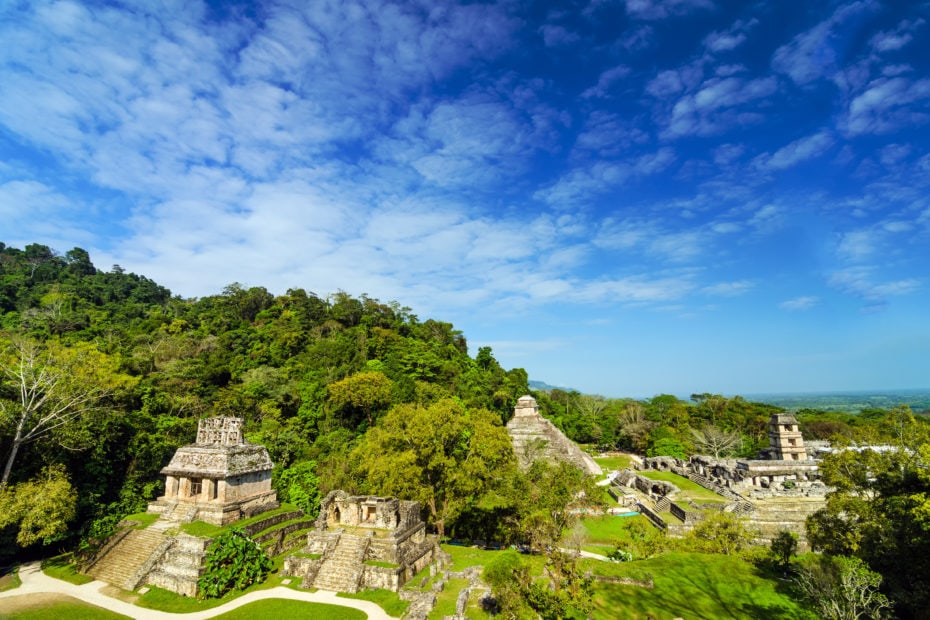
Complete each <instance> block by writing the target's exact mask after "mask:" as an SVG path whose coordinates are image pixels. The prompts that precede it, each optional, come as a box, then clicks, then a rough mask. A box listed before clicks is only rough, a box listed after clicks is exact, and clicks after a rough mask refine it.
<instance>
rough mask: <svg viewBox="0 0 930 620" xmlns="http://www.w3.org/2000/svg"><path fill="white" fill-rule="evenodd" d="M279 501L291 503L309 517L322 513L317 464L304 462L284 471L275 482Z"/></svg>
mask: <svg viewBox="0 0 930 620" xmlns="http://www.w3.org/2000/svg"><path fill="white" fill-rule="evenodd" d="M274 486H275V490H276V491H277V493H278V499H279V500H281V501H282V502H289V503H291V504H294V505H295V506H297V507H298V508H300V509H301V510H303V511H304V513H306V514H307V516H309V517H315V516H316V515H317V514H318V513H319V512H320V499H321V496H320V479H319V478H317V477H316V463H314V462H313V461H304V462H303V463H298V464H297V465H294V466H293V467H288V468H287V469H285V470H283V471H282V472H281V473H280V474H278V476H276V480H275V485H274Z"/></svg>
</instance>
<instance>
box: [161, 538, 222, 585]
mask: <svg viewBox="0 0 930 620" xmlns="http://www.w3.org/2000/svg"><path fill="white" fill-rule="evenodd" d="M172 541H173V543H174V544H173V545H172V546H171V548H170V549H168V551H167V553H164V554H163V555H162V556H161V557H160V558H159V561H158V562H157V563H155V564H154V565H153V566H152V569H151V571H149V573H148V575H147V577H146V583H148V584H149V585H153V586H158V587H160V588H164V589H166V590H170V591H172V592H177V593H178V594H182V595H184V596H191V597H193V596H197V579H199V578H200V575H202V574H203V571H204V559H205V558H206V555H207V547H208V546H209V545H210V543H211V542H212V540H211V539H209V538H200V537H198V536H190V535H188V534H177V535H175V536H174V537H173V538H172Z"/></svg>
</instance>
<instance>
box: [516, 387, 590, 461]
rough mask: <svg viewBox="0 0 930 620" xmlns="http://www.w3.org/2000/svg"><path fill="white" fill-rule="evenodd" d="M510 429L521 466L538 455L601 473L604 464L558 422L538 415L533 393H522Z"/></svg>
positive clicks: (537, 457) (538, 457) (538, 456)
mask: <svg viewBox="0 0 930 620" xmlns="http://www.w3.org/2000/svg"><path fill="white" fill-rule="evenodd" d="M507 432H508V433H510V440H511V441H512V442H513V450H514V452H515V453H516V455H517V459H518V460H519V461H520V466H521V467H529V466H530V464H531V463H532V462H533V461H534V460H536V459H540V458H542V459H545V460H548V461H564V462H566V463H571V464H572V465H574V466H575V467H578V468H579V469H582V470H584V471H585V472H587V473H589V474H591V475H595V476H599V475H601V473H602V472H601V467H600V466H599V465H598V464H597V463H595V462H594V459H592V458H591V457H590V456H588V455H587V454H585V453H584V451H582V450H581V448H579V447H578V446H577V445H576V444H575V443H574V442H573V441H572V440H571V439H569V438H568V437H566V436H565V435H564V434H563V433H562V431H560V430H559V429H558V428H556V426H555V424H553V423H552V422H550V421H549V420H547V419H546V418H544V417H542V416H541V415H539V406H538V405H537V404H536V399H535V398H533V397H532V396H521V397H520V398H519V399H518V400H517V406H516V407H515V408H514V412H513V418H511V420H510V422H508V423H507Z"/></svg>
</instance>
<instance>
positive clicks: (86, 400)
mask: <svg viewBox="0 0 930 620" xmlns="http://www.w3.org/2000/svg"><path fill="white" fill-rule="evenodd" d="M0 381H2V384H0V389H2V390H3V391H2V392H0V429H2V430H3V431H12V437H11V440H10V450H9V453H8V454H7V458H6V464H5V465H4V468H3V475H2V477H0V487H2V486H4V485H6V484H7V482H8V481H9V479H10V473H11V472H12V470H13V465H14V463H15V462H16V456H17V454H18V453H19V450H20V448H21V447H22V446H23V445H24V444H27V443H30V442H34V441H36V440H38V439H42V438H44V437H48V436H50V435H55V436H56V437H57V438H58V439H59V443H60V444H62V445H65V446H68V445H69V444H68V439H69V437H70V438H72V439H73V437H74V436H73V435H70V436H69V435H68V434H67V433H66V431H68V430H69V426H70V425H71V424H72V423H73V422H75V421H77V420H79V419H80V418H81V417H82V416H86V415H88V414H90V413H92V412H95V411H98V410H99V408H100V406H101V404H102V403H103V401H104V400H105V399H106V398H107V397H108V396H110V395H112V394H113V393H114V392H115V391H116V390H117V389H119V388H123V387H127V386H129V385H131V384H133V383H134V382H135V380H134V379H133V378H131V377H129V376H127V375H124V374H122V373H120V372H119V361H118V360H117V359H116V358H113V357H111V356H108V355H105V354H103V353H101V352H100V351H98V350H97V349H96V347H94V346H93V345H91V344H89V343H83V342H79V343H76V344H74V345H72V346H70V347H68V346H64V345H63V344H61V343H60V342H58V341H54V340H53V341H49V342H47V343H44V344H42V343H39V342H36V341H35V340H32V339H29V338H24V337H19V336H14V337H10V338H8V339H7V342H6V347H5V349H4V350H3V352H2V353H0ZM4 434H5V432H4Z"/></svg>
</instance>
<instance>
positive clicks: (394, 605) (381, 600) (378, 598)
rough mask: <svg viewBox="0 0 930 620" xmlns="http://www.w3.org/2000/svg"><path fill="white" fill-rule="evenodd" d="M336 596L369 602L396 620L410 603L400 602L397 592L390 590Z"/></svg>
mask: <svg viewBox="0 0 930 620" xmlns="http://www.w3.org/2000/svg"><path fill="white" fill-rule="evenodd" d="M337 596H340V597H342V598H354V599H358V600H361V601H370V602H372V603H374V604H375V605H378V606H379V607H380V608H381V609H383V610H384V611H385V612H387V614H388V615H389V616H395V617H398V618H399V617H401V616H402V615H404V612H406V611H407V608H408V607H410V603H408V602H407V601H402V600H400V597H399V596H398V595H397V592H391V591H390V590H362V591H361V592H356V593H355V594H347V593H345V592H340V593H339V594H338V595H337Z"/></svg>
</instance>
